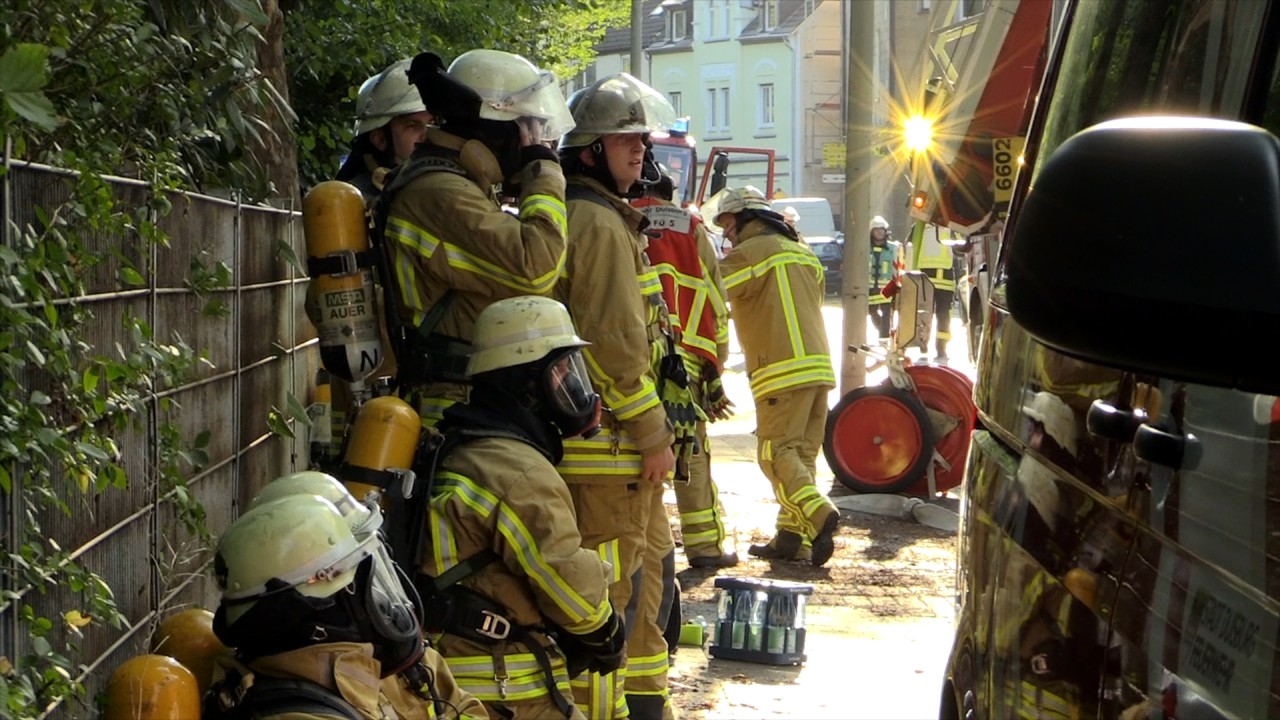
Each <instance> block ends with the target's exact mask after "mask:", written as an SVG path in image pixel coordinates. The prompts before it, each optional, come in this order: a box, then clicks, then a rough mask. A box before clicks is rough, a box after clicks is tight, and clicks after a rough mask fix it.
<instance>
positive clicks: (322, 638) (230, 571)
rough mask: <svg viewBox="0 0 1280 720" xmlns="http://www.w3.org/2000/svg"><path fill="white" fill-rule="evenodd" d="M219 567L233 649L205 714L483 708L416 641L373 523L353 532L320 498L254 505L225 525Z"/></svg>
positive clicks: (480, 711) (217, 622) (226, 639)
mask: <svg viewBox="0 0 1280 720" xmlns="http://www.w3.org/2000/svg"><path fill="white" fill-rule="evenodd" d="M214 571H215V575H216V580H217V582H218V587H219V589H221V591H222V600H221V603H220V604H219V606H218V610H217V612H216V613H215V615H214V632H215V633H216V634H217V635H218V638H219V639H220V640H222V642H223V643H225V644H226V645H228V646H231V647H234V648H235V651H236V654H235V657H234V658H233V659H229V660H227V661H225V662H221V663H220V667H219V669H218V671H216V672H215V675H216V676H217V679H216V680H215V682H214V685H213V687H211V688H210V692H209V693H208V694H207V695H206V699H205V711H204V713H203V714H202V717H206V718H217V717H224V716H241V715H243V714H245V713H248V714H252V715H253V716H254V717H274V716H283V715H289V716H294V715H293V714H294V713H302V714H307V715H319V716H326V717H332V716H337V717H383V716H385V711H386V709H387V708H391V709H392V710H394V712H395V713H396V714H397V716H399V717H413V718H434V717H464V718H485V717H488V714H487V713H486V711H485V710H484V708H483V706H482V705H481V704H480V703H479V701H478V700H476V699H475V698H474V697H471V696H470V695H468V694H467V693H466V692H464V691H463V690H461V689H460V688H459V687H458V686H457V684H456V683H454V681H453V678H452V677H451V676H450V674H449V670H448V668H447V667H446V666H445V665H444V663H443V662H442V661H441V658H440V656H439V655H438V654H436V653H435V652H434V651H432V650H430V648H428V647H427V646H426V644H425V642H424V641H423V638H422V633H421V629H420V627H419V621H418V617H419V615H420V613H421V609H420V608H418V607H416V606H415V605H414V603H413V602H411V601H410V600H409V597H408V596H407V595H406V593H405V589H404V586H403V585H402V583H401V581H400V578H399V576H398V574H397V571H396V568H395V567H394V566H392V565H391V564H390V563H389V561H388V560H387V556H386V553H385V552H384V551H383V549H382V543H381V540H380V538H379V536H378V534H377V532H376V528H372V527H370V526H369V525H368V524H361V525H360V526H359V529H358V530H354V531H353V526H352V521H351V519H350V518H348V517H344V516H343V514H342V511H341V510H339V509H338V507H336V506H335V505H334V504H333V503H332V502H330V501H328V500H326V499H325V498H323V497H321V496H319V495H311V494H307V493H305V492H298V493H294V492H284V493H282V494H281V495H280V496H279V497H276V498H274V499H271V500H266V501H263V502H260V503H258V504H255V506H254V507H253V508H252V509H250V510H248V511H247V512H245V514H244V515H242V516H241V517H240V518H239V519H237V520H236V521H235V522H234V523H232V524H231V526H230V527H228V528H227V530H226V532H225V533H224V534H223V536H222V538H221V540H220V541H219V543H218V550H217V554H216V556H215V558H214Z"/></svg>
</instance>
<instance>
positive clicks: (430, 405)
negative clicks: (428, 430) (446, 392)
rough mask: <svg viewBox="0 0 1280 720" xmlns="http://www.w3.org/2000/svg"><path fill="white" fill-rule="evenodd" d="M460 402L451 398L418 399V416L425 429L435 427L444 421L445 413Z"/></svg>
mask: <svg viewBox="0 0 1280 720" xmlns="http://www.w3.org/2000/svg"><path fill="white" fill-rule="evenodd" d="M457 402H458V401H457V400H454V399H451V398H436V397H423V398H419V399H418V416H419V417H420V418H422V425H423V426H424V427H435V426H436V425H438V424H440V421H441V420H443V419H444V411H445V410H447V409H449V407H451V406H452V405H454V404H456V403H457Z"/></svg>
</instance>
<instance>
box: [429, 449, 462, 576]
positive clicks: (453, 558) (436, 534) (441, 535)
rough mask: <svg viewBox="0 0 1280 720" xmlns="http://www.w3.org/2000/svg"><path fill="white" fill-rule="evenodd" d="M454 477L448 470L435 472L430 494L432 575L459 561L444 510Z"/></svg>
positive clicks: (453, 489) (450, 494) (455, 542)
mask: <svg viewBox="0 0 1280 720" xmlns="http://www.w3.org/2000/svg"><path fill="white" fill-rule="evenodd" d="M456 477H457V476H456V475H454V474H453V473H448V472H441V473H439V474H437V476H436V480H435V482H436V486H435V488H434V489H433V490H432V495H431V503H430V511H429V512H428V513H427V517H428V522H429V523H430V526H431V561H432V563H433V564H434V566H435V567H434V569H435V573H434V575H436V576H439V575H440V574H441V573H443V572H444V571H445V570H448V569H449V568H451V567H453V566H454V565H457V564H458V563H459V562H460V561H461V558H460V557H458V543H457V540H456V539H455V538H454V536H453V530H452V529H451V528H450V526H449V521H448V519H447V517H448V515H447V513H446V512H445V511H444V507H445V505H447V504H448V502H449V498H451V497H452V496H453V494H454V491H455V489H456V486H455V485H454V484H453V482H452V481H453V479H454V478H456Z"/></svg>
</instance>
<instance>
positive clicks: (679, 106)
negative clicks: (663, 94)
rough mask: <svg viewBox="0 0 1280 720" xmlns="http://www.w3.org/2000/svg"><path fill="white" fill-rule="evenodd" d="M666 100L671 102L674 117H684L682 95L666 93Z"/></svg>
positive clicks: (679, 93)
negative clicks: (674, 112)
mask: <svg viewBox="0 0 1280 720" xmlns="http://www.w3.org/2000/svg"><path fill="white" fill-rule="evenodd" d="M667 99H668V100H670V101H671V107H672V108H673V109H674V110H675V111H676V117H680V116H682V115H684V93H681V92H671V93H667Z"/></svg>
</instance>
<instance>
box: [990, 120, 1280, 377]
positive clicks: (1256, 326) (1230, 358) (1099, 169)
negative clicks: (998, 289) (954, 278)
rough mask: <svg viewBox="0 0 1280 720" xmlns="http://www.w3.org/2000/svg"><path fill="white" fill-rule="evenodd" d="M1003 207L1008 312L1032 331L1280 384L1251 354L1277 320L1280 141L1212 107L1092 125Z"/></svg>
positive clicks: (1082, 353)
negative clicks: (1208, 113)
mask: <svg viewBox="0 0 1280 720" xmlns="http://www.w3.org/2000/svg"><path fill="white" fill-rule="evenodd" d="M1011 211H1012V212H1011V215H1010V223H1009V230H1010V232H1007V233H1006V238H1007V239H1008V240H1007V242H1008V249H1007V253H1008V255H1007V262H1006V265H1005V275H1006V290H1007V294H1006V297H1007V302H1008V308H1009V311H1010V313H1011V314H1012V315H1013V317H1014V319H1015V320H1016V321H1017V322H1018V323H1019V324H1020V325H1022V326H1023V327H1025V328H1026V329H1027V330H1028V331H1029V332H1030V333H1031V334H1032V335H1034V336H1035V337H1036V338H1037V339H1038V340H1040V341H1041V342H1043V343H1045V344H1046V345H1049V346H1051V347H1053V348H1056V349H1058V350H1060V351H1062V352H1064V353H1067V354H1068V355H1072V356H1075V357H1078V358H1081V359H1084V360H1088V361H1091V362H1096V363H1100V364H1102V365H1108V366H1111V367H1116V368H1121V369H1126V370H1132V371H1134V372H1140V373H1144V374H1154V375H1160V376H1164V377H1169V378H1173V379H1179V380H1184V381H1189V382H1195V383H1202V384H1207V385H1216V386H1222V387H1234V388H1239V389H1241V390H1246V391H1252V392H1259V393H1267V394H1272V395H1280V373H1277V372H1276V370H1275V359H1274V356H1273V355H1272V354H1271V353H1270V352H1267V351H1266V350H1264V348H1266V347H1268V346H1269V344H1270V342H1271V340H1272V339H1273V338H1274V335H1275V334H1276V332H1277V331H1280V292H1277V291H1276V288H1277V287H1280V139H1278V138H1276V137H1275V136H1274V135H1272V134H1271V133H1269V132H1267V131H1266V130H1264V129H1262V128H1258V127H1254V126H1252V125H1247V124H1244V123H1238V122H1230V121H1224V120H1214V119H1211V118H1200V117H1137V118H1129V119H1123V120H1114V121H1109V122H1105V123H1102V124H1101V125H1096V126H1094V127H1092V128H1088V129H1086V130H1083V131H1081V132H1079V133H1077V134H1076V135H1074V136H1073V137H1071V138H1070V139H1068V140H1067V141H1066V142H1064V143H1063V144H1062V145H1061V146H1060V147H1059V148H1058V150H1057V151H1056V152H1055V153H1054V154H1053V155H1052V156H1051V157H1050V158H1048V159H1047V161H1045V162H1044V164H1043V167H1042V168H1041V169H1040V171H1039V173H1038V174H1037V175H1035V176H1033V178H1032V186H1031V189H1030V190H1029V191H1028V193H1027V194H1026V196H1025V198H1023V201H1022V207H1021V208H1020V209H1019V208H1016V207H1015V208H1011ZM994 300H995V301H997V302H998V300H999V299H998V298H994ZM1251 341H1252V342H1251Z"/></svg>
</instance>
